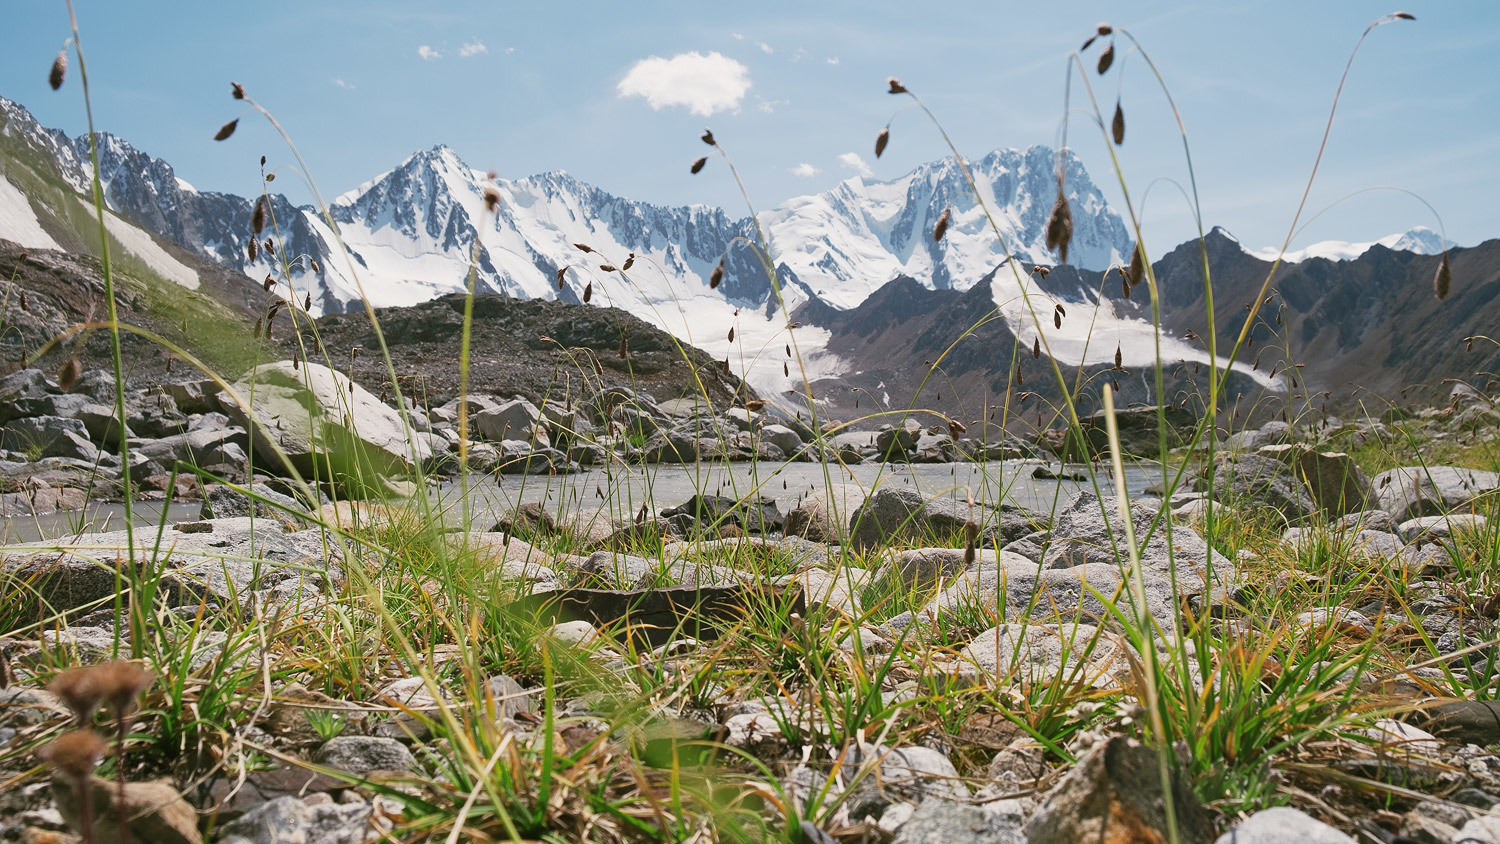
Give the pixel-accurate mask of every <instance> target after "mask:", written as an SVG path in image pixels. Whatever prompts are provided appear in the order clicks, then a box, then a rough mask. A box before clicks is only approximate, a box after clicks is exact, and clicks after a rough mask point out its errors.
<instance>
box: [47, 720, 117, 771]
mask: <svg viewBox="0 0 1500 844" xmlns="http://www.w3.org/2000/svg"><path fill="white" fill-rule="evenodd" d="M104 751H105V745H104V739H102V738H100V737H99V734H98V733H96V732H94V731H93V730H86V729H85V730H73V731H71V732H67V733H63V734H62V735H60V736H58V737H57V738H56V739H54V740H53V741H52V743H51V744H49V745H47V746H46V747H44V748H42V750H41V754H40V755H41V757H42V759H43V761H45V762H46V763H47V764H49V765H51V766H52V767H53V769H54V770H56V771H57V772H58V773H60V774H63V775H65V776H68V777H71V778H73V779H75V780H82V779H84V778H86V777H87V776H88V775H89V774H92V773H93V772H94V769H95V768H97V767H99V760H100V759H103V758H104Z"/></svg>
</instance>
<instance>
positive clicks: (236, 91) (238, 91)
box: [229, 82, 245, 100]
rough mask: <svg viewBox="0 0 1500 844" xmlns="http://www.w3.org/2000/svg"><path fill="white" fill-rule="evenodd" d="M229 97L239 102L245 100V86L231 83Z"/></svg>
mask: <svg viewBox="0 0 1500 844" xmlns="http://www.w3.org/2000/svg"><path fill="white" fill-rule="evenodd" d="M229 96H231V97H234V98H235V99H237V100H243V99H244V98H245V86H244V85H241V84H240V83H238V82H231V83H229Z"/></svg>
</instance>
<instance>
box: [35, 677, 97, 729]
mask: <svg viewBox="0 0 1500 844" xmlns="http://www.w3.org/2000/svg"><path fill="white" fill-rule="evenodd" d="M47 690H48V691H50V692H52V693H53V694H54V695H57V697H58V699H59V700H61V701H62V702H63V705H64V706H67V707H68V708H69V709H71V710H73V714H74V715H77V716H78V720H80V721H87V720H88V719H89V717H90V716H92V715H93V714H94V710H95V709H98V708H99V704H100V703H102V702H103V700H104V689H103V688H102V687H101V686H100V685H99V682H98V677H97V676H96V675H95V673H94V670H93V669H92V668H88V667H83V668H70V669H68V670H67V671H63V672H61V673H59V674H58V675H57V676H56V677H53V678H52V682H51V683H49V684H48V685H47Z"/></svg>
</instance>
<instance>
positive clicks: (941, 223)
mask: <svg viewBox="0 0 1500 844" xmlns="http://www.w3.org/2000/svg"><path fill="white" fill-rule="evenodd" d="M952 220H953V211H952V210H951V209H948V208H944V209H943V213H941V214H939V215H938V218H937V225H935V226H933V227H932V242H933V243H936V242H938V241H940V240H942V239H943V235H945V234H947V233H948V223H950V222H952Z"/></svg>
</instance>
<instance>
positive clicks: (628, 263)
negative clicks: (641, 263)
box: [620, 252, 635, 270]
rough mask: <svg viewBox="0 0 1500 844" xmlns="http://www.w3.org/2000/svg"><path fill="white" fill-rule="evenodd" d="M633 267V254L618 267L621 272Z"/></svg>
mask: <svg viewBox="0 0 1500 844" xmlns="http://www.w3.org/2000/svg"><path fill="white" fill-rule="evenodd" d="M634 265H635V253H633V252H632V253H631V254H630V255H629V256H628V257H627V258H626V259H625V263H623V264H621V265H620V269H622V270H628V269H630V268H631V267H632V266H634Z"/></svg>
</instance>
